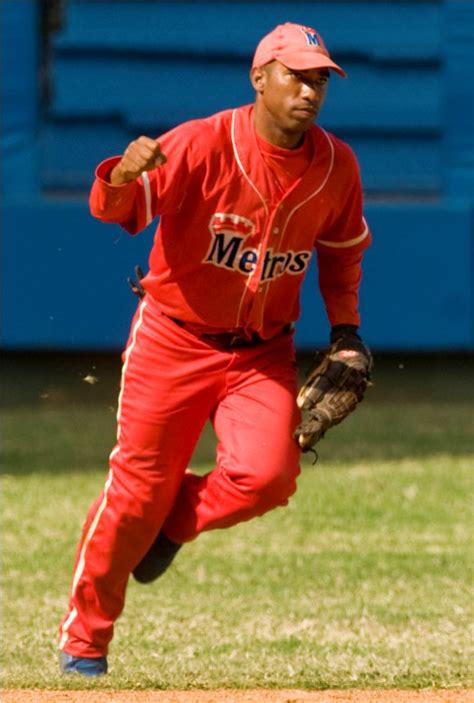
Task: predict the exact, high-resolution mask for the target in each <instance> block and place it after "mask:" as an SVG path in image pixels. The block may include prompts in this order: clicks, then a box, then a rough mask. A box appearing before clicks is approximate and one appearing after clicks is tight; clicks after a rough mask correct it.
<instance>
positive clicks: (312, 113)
mask: <svg viewBox="0 0 474 703" xmlns="http://www.w3.org/2000/svg"><path fill="white" fill-rule="evenodd" d="M251 77H252V83H253V86H254V88H255V89H256V91H257V95H258V97H257V103H259V108H258V114H259V119H260V120H261V121H262V122H263V123H266V124H267V126H268V128H269V129H272V127H273V128H274V129H275V130H277V131H278V130H281V132H283V133H286V134H288V135H291V134H295V135H298V134H299V135H301V133H302V132H305V131H306V130H307V129H308V128H309V127H310V125H311V124H312V122H314V120H315V119H316V117H317V116H318V114H319V111H320V109H321V107H322V105H323V102H324V99H325V97H326V91H327V86H328V81H329V71H328V69H326V68H322V69H310V70H307V71H296V70H292V69H290V68H287V67H286V66H283V64H281V63H279V62H278V61H272V63H270V64H267V65H266V66H263V67H262V68H259V69H253V71H252V76H251Z"/></svg>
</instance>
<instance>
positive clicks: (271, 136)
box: [254, 105, 305, 149]
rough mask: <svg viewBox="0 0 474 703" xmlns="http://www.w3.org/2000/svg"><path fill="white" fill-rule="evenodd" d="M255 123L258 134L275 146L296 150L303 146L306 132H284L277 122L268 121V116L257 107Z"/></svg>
mask: <svg viewBox="0 0 474 703" xmlns="http://www.w3.org/2000/svg"><path fill="white" fill-rule="evenodd" d="M254 122H255V131H256V132H257V134H258V135H259V136H260V137H262V139H265V141H267V142H270V144H273V146H278V147H281V148H282V149H296V148H298V147H299V146H301V145H302V144H303V141H304V135H305V132H289V131H287V130H283V129H282V128H281V127H280V126H279V125H278V124H277V123H276V122H274V121H273V120H271V119H268V115H266V114H264V113H263V111H261V110H259V109H258V106H257V105H256V106H255V109H254Z"/></svg>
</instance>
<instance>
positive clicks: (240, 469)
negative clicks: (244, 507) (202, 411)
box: [214, 345, 300, 489]
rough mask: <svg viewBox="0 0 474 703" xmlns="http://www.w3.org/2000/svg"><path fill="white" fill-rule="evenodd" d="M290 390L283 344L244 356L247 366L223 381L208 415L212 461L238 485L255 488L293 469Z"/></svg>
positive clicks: (294, 414)
mask: <svg viewBox="0 0 474 703" xmlns="http://www.w3.org/2000/svg"><path fill="white" fill-rule="evenodd" d="M281 347H282V348H281ZM295 395H296V366H295V363H294V357H293V355H292V353H291V347H286V346H285V345H280V348H279V349H278V348H277V349H276V353H273V354H270V355H269V356H267V357H266V358H262V359H258V357H257V358H255V359H253V360H252V359H249V368H243V369H242V371H241V374H240V377H239V378H235V379H234V383H231V384H230V385H229V392H228V395H227V396H226V398H225V399H224V400H223V401H222V402H221V403H220V404H219V406H218V408H217V410H216V412H215V415H214V427H215V430H216V434H217V436H218V438H219V446H218V465H219V466H220V467H221V468H222V469H224V471H226V473H228V474H229V475H231V476H232V478H233V480H238V481H239V483H240V485H241V486H242V487H244V488H245V487H246V486H248V488H249V489H255V488H258V487H259V486H261V485H262V486H263V485H266V484H268V483H271V482H274V481H278V480H279V479H282V480H287V479H288V478H291V477H294V476H295V475H296V474H297V473H298V472H299V459H300V450H299V448H298V446H297V444H296V442H295V440H294V439H293V437H292V435H293V431H294V429H295V427H296V425H297V424H298V422H299V417H300V415H299V411H298V408H297V407H296V402H295Z"/></svg>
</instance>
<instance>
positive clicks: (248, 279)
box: [230, 110, 268, 327]
mask: <svg viewBox="0 0 474 703" xmlns="http://www.w3.org/2000/svg"><path fill="white" fill-rule="evenodd" d="M235 116H236V110H233V112H232V124H231V128H230V135H231V139H232V148H233V150H234V156H235V160H236V161H237V165H238V167H239V168H240V170H241V171H242V173H243V175H244V178H245V180H246V181H247V182H248V183H249V185H250V187H251V188H252V189H253V190H254V191H255V192H256V193H257V195H258V197H259V198H260V200H261V201H262V203H263V207H264V210H265V215H266V218H265V228H264V231H265V230H266V226H267V219H268V207H267V203H266V202H265V198H264V197H263V195H262V194H261V193H260V191H259V190H258V188H257V186H256V185H255V183H254V182H253V181H252V179H251V178H250V176H249V175H248V173H247V172H246V171H245V169H244V167H243V164H242V161H241V160H240V156H239V152H238V151H237V144H236V142H235ZM262 244H263V242H260V244H259V245H258V249H257V256H258V259H257V260H258V261H259V260H260V254H261V251H262ZM256 270H257V267H255V269H254V271H252V273H251V274H249V276H248V278H247V281H246V283H245V287H244V292H243V295H242V297H241V299H240V304H239V309H238V311H237V319H236V321H235V326H236V327H238V326H239V320H240V314H241V312H242V305H243V303H244V300H245V296H246V295H247V291H248V289H249V285H250V281H251V280H252V277H253V275H254V273H255V271H256Z"/></svg>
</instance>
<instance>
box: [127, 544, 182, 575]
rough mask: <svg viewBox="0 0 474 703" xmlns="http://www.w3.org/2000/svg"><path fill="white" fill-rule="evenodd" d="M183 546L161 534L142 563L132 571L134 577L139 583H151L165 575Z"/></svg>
mask: <svg viewBox="0 0 474 703" xmlns="http://www.w3.org/2000/svg"><path fill="white" fill-rule="evenodd" d="M182 546H183V545H182V544H176V542H172V541H171V540H170V539H168V537H167V536H166V535H165V534H164V533H163V532H160V534H159V535H158V537H157V538H156V540H155V541H154V543H153V544H152V546H151V547H150V549H149V550H148V552H147V553H146V554H145V556H144V557H143V559H142V560H141V562H140V563H139V564H138V566H136V567H135V568H134V570H133V571H132V573H133V576H134V577H135V579H136V580H137V581H138V582H139V583H151V582H152V581H154V580H155V579H157V578H158V577H159V576H161V575H162V574H164V573H165V571H166V569H167V568H168V567H169V565H170V564H171V562H172V561H173V559H174V558H175V556H176V554H177V552H178V551H179V550H180V549H181V547H182Z"/></svg>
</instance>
